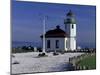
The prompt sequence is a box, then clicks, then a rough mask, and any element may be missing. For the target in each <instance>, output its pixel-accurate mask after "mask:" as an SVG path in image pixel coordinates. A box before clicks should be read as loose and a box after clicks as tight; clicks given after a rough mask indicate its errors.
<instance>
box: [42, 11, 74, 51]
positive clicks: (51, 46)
mask: <svg viewBox="0 0 100 75" xmlns="http://www.w3.org/2000/svg"><path fill="white" fill-rule="evenodd" d="M64 24H65V30H62V29H61V28H60V26H56V28H55V29H52V30H49V31H47V32H46V33H45V50H46V51H55V50H56V51H63V50H64V51H68V50H76V20H75V15H74V14H73V13H72V11H71V10H70V11H69V12H68V13H67V14H66V19H65V20H64ZM41 38H42V40H43V35H42V36H41Z"/></svg>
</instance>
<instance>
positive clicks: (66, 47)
mask: <svg viewBox="0 0 100 75" xmlns="http://www.w3.org/2000/svg"><path fill="white" fill-rule="evenodd" d="M66 48H67V40H66Z"/></svg>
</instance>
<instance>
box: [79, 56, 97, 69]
mask: <svg viewBox="0 0 100 75" xmlns="http://www.w3.org/2000/svg"><path fill="white" fill-rule="evenodd" d="M78 65H79V66H86V67H88V68H89V69H96V55H95V54H94V55H92V56H91V55H90V54H89V55H88V56H87V57H84V58H83V59H82V60H81V61H80V62H79V63H78Z"/></svg>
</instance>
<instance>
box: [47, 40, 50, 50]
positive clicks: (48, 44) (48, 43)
mask: <svg viewBox="0 0 100 75" xmlns="http://www.w3.org/2000/svg"><path fill="white" fill-rule="evenodd" d="M47 48H50V40H47Z"/></svg>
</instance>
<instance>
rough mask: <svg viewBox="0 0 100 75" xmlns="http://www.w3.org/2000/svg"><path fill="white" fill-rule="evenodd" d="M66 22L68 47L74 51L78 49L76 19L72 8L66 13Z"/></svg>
mask: <svg viewBox="0 0 100 75" xmlns="http://www.w3.org/2000/svg"><path fill="white" fill-rule="evenodd" d="M64 24H65V32H66V34H67V35H68V42H67V48H68V50H72V51H73V50H76V20H75V15H74V14H73V12H72V11H71V10H70V11H69V12H68V13H67V14H66V18H65V20H64Z"/></svg>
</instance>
